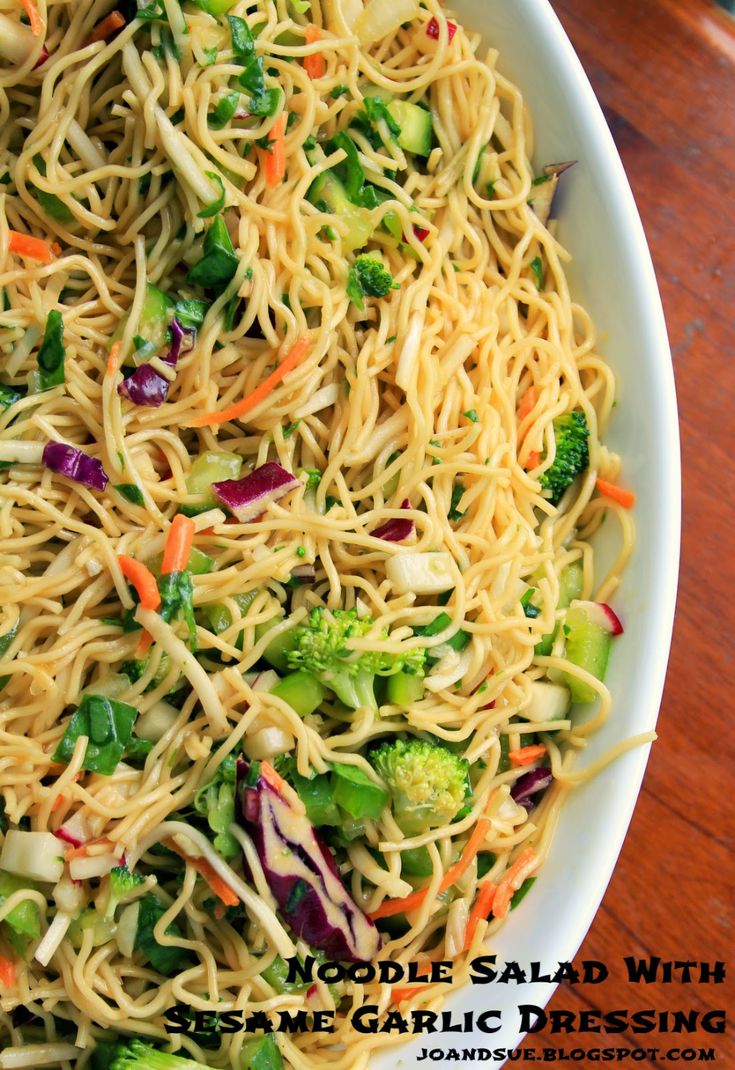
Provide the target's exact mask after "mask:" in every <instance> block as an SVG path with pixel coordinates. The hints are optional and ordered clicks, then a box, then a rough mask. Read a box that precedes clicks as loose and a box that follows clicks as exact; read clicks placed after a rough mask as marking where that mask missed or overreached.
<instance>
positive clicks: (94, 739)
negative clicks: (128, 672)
mask: <svg viewBox="0 0 735 1070" xmlns="http://www.w3.org/2000/svg"><path fill="white" fill-rule="evenodd" d="M136 716H137V710H136V709H135V707H133V706H128V705H127V703H125V702H117V701H115V700H114V699H109V698H106V697H105V696H104V695H89V694H88V695H85V696H84V698H83V699H82V701H81V703H80V704H79V706H78V707H77V709H76V710H75V712H74V713H73V714H72V716H71V719H70V721H69V723H68V724H67V726H66V731H65V732H64V735H63V736H62V738H61V740H60V742H59V745H58V746H57V748H56V750H55V751H54V757H53V760H54V761H55V762H64V763H65V764H66V763H68V762H70V761H71V758H72V755H73V753H74V747H75V745H76V742H77V740H78V739H79V737H80V736H87V738H88V741H89V742H88V743H87V749H86V751H85V754H84V761H83V762H82V769H86V770H88V771H89V772H90V773H101V774H103V775H105V776H111V775H112V773H114V772H115V769H116V768H117V764H118V762H119V761H120V759H121V758H122V756H123V754H124V753H125V749H126V747H127V745H128V743H129V742H130V736H131V733H132V731H133V723H134V722H135V718H136Z"/></svg>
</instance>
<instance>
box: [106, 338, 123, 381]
mask: <svg viewBox="0 0 735 1070" xmlns="http://www.w3.org/2000/svg"><path fill="white" fill-rule="evenodd" d="M120 345H121V343H120V342H113V343H112V345H111V346H110V355H109V357H108V358H107V374H108V375H114V374H115V372H116V371H117V362H118V359H119V357H120Z"/></svg>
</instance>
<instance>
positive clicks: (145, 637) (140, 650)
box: [135, 632, 153, 661]
mask: <svg viewBox="0 0 735 1070" xmlns="http://www.w3.org/2000/svg"><path fill="white" fill-rule="evenodd" d="M152 644H153V636H152V635H151V633H150V632H143V634H142V635H141V637H140V640H139V642H138V645H137V647H136V648H135V656H136V658H137V659H138V661H140V659H141V658H144V657H145V656H146V654H147V653H148V651H149V650H150V648H151V645H152Z"/></svg>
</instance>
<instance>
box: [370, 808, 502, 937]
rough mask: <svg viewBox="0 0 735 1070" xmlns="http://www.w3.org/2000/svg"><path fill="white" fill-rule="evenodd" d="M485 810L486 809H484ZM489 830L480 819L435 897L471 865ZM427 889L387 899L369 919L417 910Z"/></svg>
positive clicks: (488, 825)
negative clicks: (403, 896)
mask: <svg viewBox="0 0 735 1070" xmlns="http://www.w3.org/2000/svg"><path fill="white" fill-rule="evenodd" d="M493 794H494V793H491V795H490V798H489V799H488V806H489V805H490V800H491V799H492V797H493ZM486 810H487V807H486ZM489 828H490V819H489V818H487V817H481V818H480V820H479V821H478V822H477V824H476V825H475V827H474V829H473V830H472V835H471V836H470V838H469V840H468V841H467V843H466V844H465V847H464V850H463V851H462V854H461V855H460V857H459V860H458V861H457V862H455V863H454V865H453V866H450V867H449V869H448V870H447V872H446V873H445V874H444V876H443V877H442V880H441V883H440V885H439V888H438V889H437V895H438V894H440V893H441V892H445V891H446V890H447V888H451V887H452V885H453V884H456V883H457V881H458V880H459V878H460V877H461V876H462V874H463V873H466V872H467V870H468V869H469V868H470V866H471V865H472V861H473V859H474V858H475V856H476V855H477V853H478V851H479V850H480V847H481V846H482V841H483V840H484V839H485V837H486V836H487V833H488V830H489ZM427 891H428V888H420V889H419V890H418V891H417V892H412V893H411V895H407V896H405V898H403V899H387V900H386V901H385V902H384V903H381V904H380V906H379V907H378V909H377V910H374V911H373V912H372V913H371V914H370V917H371V918H372V919H373V921H375V920H376V919H377V918H390V917H392V916H393V915H394V914H405V913H407V912H408V911H409V910H417V909H418V908H419V907H420V906H421V904H422V903H423V901H424V899H426V893H427Z"/></svg>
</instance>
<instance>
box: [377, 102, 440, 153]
mask: <svg viewBox="0 0 735 1070" xmlns="http://www.w3.org/2000/svg"><path fill="white" fill-rule="evenodd" d="M388 111H389V112H390V114H391V115H392V116H393V118H394V119H395V121H396V122H397V123H398V125H399V126H400V128H401V132H400V134H399V135H398V144H399V145H400V146H401V148H402V149H405V150H406V152H412V153H413V154H414V155H415V156H428V155H429V153H430V152H431V149H432V147H433V141H434V127H433V126H432V124H431V112H430V111H427V110H426V108H422V107H420V106H419V105H418V104H411V103H410V101H408V100H392V101H391V102H390V104H389V105H388Z"/></svg>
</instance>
